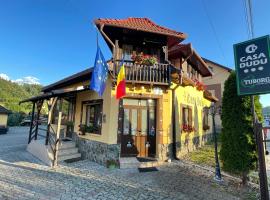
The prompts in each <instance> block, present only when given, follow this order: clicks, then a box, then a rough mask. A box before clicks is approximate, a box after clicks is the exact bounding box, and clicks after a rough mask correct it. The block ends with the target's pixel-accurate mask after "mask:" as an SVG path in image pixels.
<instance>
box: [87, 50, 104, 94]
mask: <svg viewBox="0 0 270 200" xmlns="http://www.w3.org/2000/svg"><path fill="white" fill-rule="evenodd" d="M107 78H108V65H107V62H106V61H105V59H104V56H103V55H102V52H101V50H100V48H99V46H98V48H97V54H96V59H95V65H94V70H93V72H92V79H91V83H90V89H92V90H94V91H96V92H97V93H98V94H99V96H102V94H103V92H104V90H105V87H106V81H107Z"/></svg>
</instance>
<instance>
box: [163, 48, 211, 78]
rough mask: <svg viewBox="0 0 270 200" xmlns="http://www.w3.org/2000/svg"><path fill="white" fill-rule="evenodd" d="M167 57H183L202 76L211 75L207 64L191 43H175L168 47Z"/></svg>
mask: <svg viewBox="0 0 270 200" xmlns="http://www.w3.org/2000/svg"><path fill="white" fill-rule="evenodd" d="M168 53H169V59H175V58H184V59H187V62H188V63H189V64H191V65H192V67H193V68H194V69H196V70H198V71H199V73H200V74H201V75H202V76H203V77H207V76H212V75H213V74H212V72H211V71H210V70H209V68H208V66H207V64H206V63H205V62H204V60H203V59H202V58H201V56H200V55H199V54H198V53H197V52H196V51H195V50H194V49H193V48H192V45H191V43H188V44H177V45H175V46H173V47H171V48H170V49H169V52H168Z"/></svg>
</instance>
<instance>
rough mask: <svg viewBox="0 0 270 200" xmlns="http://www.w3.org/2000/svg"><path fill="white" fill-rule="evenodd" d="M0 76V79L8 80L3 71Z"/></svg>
mask: <svg viewBox="0 0 270 200" xmlns="http://www.w3.org/2000/svg"><path fill="white" fill-rule="evenodd" d="M0 78H1V79H4V80H6V81H9V80H10V78H9V76H8V75H6V74H3V73H0Z"/></svg>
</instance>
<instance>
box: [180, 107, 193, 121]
mask: <svg viewBox="0 0 270 200" xmlns="http://www.w3.org/2000/svg"><path fill="white" fill-rule="evenodd" d="M182 125H188V126H192V109H191V107H188V106H186V107H183V108H182Z"/></svg>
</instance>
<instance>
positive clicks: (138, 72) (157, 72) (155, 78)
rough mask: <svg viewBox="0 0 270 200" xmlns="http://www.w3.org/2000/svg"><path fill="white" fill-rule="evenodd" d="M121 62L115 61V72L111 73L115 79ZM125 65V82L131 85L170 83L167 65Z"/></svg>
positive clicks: (131, 63)
mask: <svg viewBox="0 0 270 200" xmlns="http://www.w3.org/2000/svg"><path fill="white" fill-rule="evenodd" d="M120 64H121V61H116V62H115V63H114V65H115V71H114V72H113V73H114V75H115V77H117V74H118V72H119V69H120V67H121V66H120ZM124 65H125V76H126V77H125V78H126V82H132V83H137V82H139V83H145V84H163V85H168V84H169V83H170V65H169V64H162V63H158V64H153V65H143V64H135V63H133V62H124Z"/></svg>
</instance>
